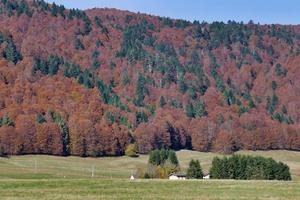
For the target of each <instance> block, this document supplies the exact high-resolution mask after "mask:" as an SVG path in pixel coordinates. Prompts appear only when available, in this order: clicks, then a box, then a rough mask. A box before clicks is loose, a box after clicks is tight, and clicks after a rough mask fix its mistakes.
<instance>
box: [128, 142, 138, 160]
mask: <svg viewBox="0 0 300 200" xmlns="http://www.w3.org/2000/svg"><path fill="white" fill-rule="evenodd" d="M125 155H126V156H129V157H138V154H137V147H136V145H135V144H129V145H128V146H127V147H126V150H125Z"/></svg>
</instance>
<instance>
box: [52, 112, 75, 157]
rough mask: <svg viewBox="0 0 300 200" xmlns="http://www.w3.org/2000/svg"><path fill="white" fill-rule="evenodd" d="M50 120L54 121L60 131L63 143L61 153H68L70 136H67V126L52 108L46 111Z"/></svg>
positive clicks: (66, 154) (65, 154)
mask: <svg viewBox="0 0 300 200" xmlns="http://www.w3.org/2000/svg"><path fill="white" fill-rule="evenodd" d="M48 114H49V116H50V118H51V120H52V122H54V123H56V124H57V125H58V126H59V128H60V132H61V137H62V144H63V155H64V156H68V155H70V136H69V127H68V125H67V123H66V122H65V120H64V119H63V118H62V116H61V115H60V114H59V113H56V112H54V111H53V110H49V112H48Z"/></svg>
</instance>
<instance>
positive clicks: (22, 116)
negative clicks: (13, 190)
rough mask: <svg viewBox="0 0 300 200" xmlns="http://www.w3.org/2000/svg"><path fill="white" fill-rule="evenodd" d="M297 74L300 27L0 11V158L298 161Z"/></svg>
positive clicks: (8, 2)
mask: <svg viewBox="0 0 300 200" xmlns="http://www.w3.org/2000/svg"><path fill="white" fill-rule="evenodd" d="M299 67H300V26H288V25H259V24H255V23H254V22H252V21H250V22H247V23H239V22H235V21H228V22H227V23H223V22H214V23H206V22H199V21H194V22H188V21H184V20H173V19H169V18H162V17H156V16H149V15H144V14H134V13H130V12H127V11H119V10H114V9H92V10H86V11H81V10H77V9H71V10H68V9H65V7H64V6H60V5H56V4H47V3H45V2H44V1H41V0H34V1H25V0H21V1H16V0H0V155H13V154H52V155H64V156H67V155H77V156H119V155H123V154H124V153H125V150H126V148H127V146H132V145H134V146H136V147H137V152H138V153H148V152H150V151H151V150H153V149H162V148H164V149H173V150H178V149H184V148H186V149H193V150H197V151H219V152H224V153H230V152H233V151H237V150H240V149H250V150H268V149H288V150H300V124H299V121H300V70H299ZM130 144H131V145H130Z"/></svg>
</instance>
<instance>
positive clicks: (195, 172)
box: [186, 159, 203, 179]
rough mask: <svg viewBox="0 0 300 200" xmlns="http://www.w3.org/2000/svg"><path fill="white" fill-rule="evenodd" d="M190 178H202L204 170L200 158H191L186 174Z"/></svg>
mask: <svg viewBox="0 0 300 200" xmlns="http://www.w3.org/2000/svg"><path fill="white" fill-rule="evenodd" d="M186 176H187V178H188V179H202V178H203V172H202V168H201V165H200V162H199V160H193V159H192V160H191V161H190V163H189V168H188V169H187V174H186Z"/></svg>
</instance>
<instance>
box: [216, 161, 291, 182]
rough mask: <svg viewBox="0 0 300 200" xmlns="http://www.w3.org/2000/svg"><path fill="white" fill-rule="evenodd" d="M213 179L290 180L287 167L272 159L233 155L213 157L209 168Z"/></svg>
mask: <svg viewBox="0 0 300 200" xmlns="http://www.w3.org/2000/svg"><path fill="white" fill-rule="evenodd" d="M210 177H211V178H214V179H242V180H250V179H266V180H285V181H288V180H291V174H290V170H289V167H288V166H287V165H286V164H284V163H282V162H276V161H275V160H273V159H272V158H264V157H260V156H245V155H233V156H231V157H229V158H227V157H224V158H219V157H215V158H214V159H213V161H212V167H211V168H210Z"/></svg>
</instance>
